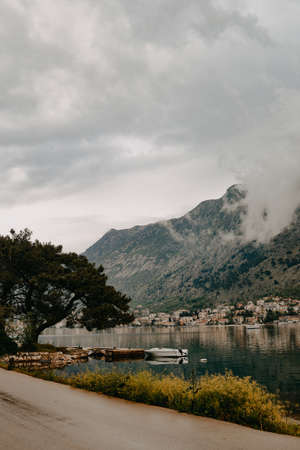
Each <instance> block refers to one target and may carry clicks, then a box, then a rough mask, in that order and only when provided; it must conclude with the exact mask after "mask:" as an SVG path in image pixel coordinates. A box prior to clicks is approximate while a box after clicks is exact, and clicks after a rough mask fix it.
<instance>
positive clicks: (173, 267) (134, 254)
mask: <svg viewBox="0 0 300 450" xmlns="http://www.w3.org/2000/svg"><path fill="white" fill-rule="evenodd" d="M246 196H247V191H246V189H245V188H244V187H243V186H240V185H233V186H231V187H230V188H228V189H227V191H226V193H225V194H224V195H223V196H222V197H221V198H219V199H216V200H205V201H204V202H201V203H199V204H198V205H197V206H196V207H195V208H193V209H192V210H191V211H189V212H188V213H186V214H185V215H183V216H182V217H179V218H174V219H169V220H165V221H160V222H156V223H152V224H149V225H136V226H134V227H132V228H129V229H124V230H116V229H111V230H110V231H109V232H107V233H106V234H105V235H104V236H103V237H102V238H101V239H99V240H98V241H97V242H96V243H95V244H93V245H92V246H91V247H89V248H88V249H87V250H86V252H85V253H84V255H85V256H87V257H88V259H89V260H90V261H92V262H95V263H96V264H102V265H103V266H104V269H105V272H106V274H107V276H108V281H109V282H110V283H111V284H113V285H114V286H115V287H116V288H117V289H119V290H121V291H122V292H124V293H125V294H127V295H129V296H131V297H132V299H133V302H134V303H140V304H144V305H148V306H149V305H150V306H153V307H157V308H161V309H162V308H165V309H166V308H167V309H168V308H169V309H170V308H172V307H177V306H180V305H182V304H185V305H197V304H198V303H199V304H201V303H203V302H204V303H205V302H211V303H216V302H220V301H236V300H238V299H245V298H249V297H255V296H257V295H258V294H262V293H266V294H267V293H269V292H270V291H278V290H280V289H286V288H289V287H290V286H291V285H293V286H296V287H297V286H298V285H299V284H300V281H299V278H300V277H299V274H300V248H299V242H300V226H299V225H300V213H299V210H298V212H297V214H296V216H295V221H294V222H293V223H292V224H291V225H290V226H289V227H288V228H286V229H285V230H283V231H282V232H281V233H279V234H278V235H277V236H274V237H273V239H271V241H270V242H267V243H259V242H255V241H251V242H246V241H245V240H244V236H243V229H242V224H243V220H245V218H246V215H247V204H246ZM172 305H173V306H172Z"/></svg>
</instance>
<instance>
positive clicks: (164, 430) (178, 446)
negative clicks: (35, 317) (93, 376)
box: [0, 369, 300, 450]
mask: <svg viewBox="0 0 300 450" xmlns="http://www.w3.org/2000/svg"><path fill="white" fill-rule="evenodd" d="M0 449H1V450H135V449H136V450H169V449H170V450H171V449H172V450H194V449H195V450H196V449H197V450H263V449H266V450H296V449H297V450H299V449H300V439H299V438H294V437H290V436H281V435H278V434H273V433H266V432H260V431H256V430H252V429H250V428H246V427H241V426H239V425H234V424H229V423H226V422H221V421H216V420H213V419H207V418H202V417H196V416H191V415H187V414H182V413H178V412H176V411H171V410H167V409H164V408H159V407H156V406H147V405H141V404H135V403H132V402H128V401H126V400H120V399H115V398H110V397H107V396H104V395H99V394H95V393H91V392H85V391H80V390H78V389H72V388H70V387H68V386H63V385H60V384H56V383H51V382H48V381H43V380H38V379H34V378H31V377H29V376H26V375H22V374H19V373H16V372H8V371H5V370H3V369H0Z"/></svg>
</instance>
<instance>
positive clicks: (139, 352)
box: [91, 347, 145, 361]
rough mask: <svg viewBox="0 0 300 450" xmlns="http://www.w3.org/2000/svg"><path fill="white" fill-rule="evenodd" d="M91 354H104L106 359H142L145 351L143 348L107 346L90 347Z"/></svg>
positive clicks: (95, 355)
mask: <svg viewBox="0 0 300 450" xmlns="http://www.w3.org/2000/svg"><path fill="white" fill-rule="evenodd" d="M91 351H92V354H91V356H92V357H93V356H94V357H97V356H100V357H101V356H104V357H105V359H106V360H108V361H116V360H120V359H128V360H130V359H143V358H144V356H145V351H144V349H143V348H115V347H113V348H107V347H98V348H92V349H91Z"/></svg>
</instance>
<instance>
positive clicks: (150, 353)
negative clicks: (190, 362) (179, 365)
mask: <svg viewBox="0 0 300 450" xmlns="http://www.w3.org/2000/svg"><path fill="white" fill-rule="evenodd" d="M145 355H146V357H150V358H182V357H184V356H188V350H187V349H186V348H150V349H149V350H145Z"/></svg>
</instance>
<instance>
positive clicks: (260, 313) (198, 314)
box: [131, 296, 300, 327]
mask: <svg viewBox="0 0 300 450" xmlns="http://www.w3.org/2000/svg"><path fill="white" fill-rule="evenodd" d="M134 315H135V320H134V322H133V323H132V324H131V326H136V327H139V326H160V327H174V326H196V325H256V324H268V323H277V324H284V323H297V322H300V300H297V299H292V298H283V297H277V296H270V297H263V298H261V299H258V300H256V301H248V302H246V303H242V302H237V303H236V304H235V305H228V304H220V305H217V306H216V307H214V308H203V309H198V310H196V311H191V310H189V309H178V310H177V311H174V312H172V313H166V312H156V313H154V312H151V311H150V310H149V309H148V308H145V307H143V306H142V305H138V306H137V307H136V308H135V310H134Z"/></svg>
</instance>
